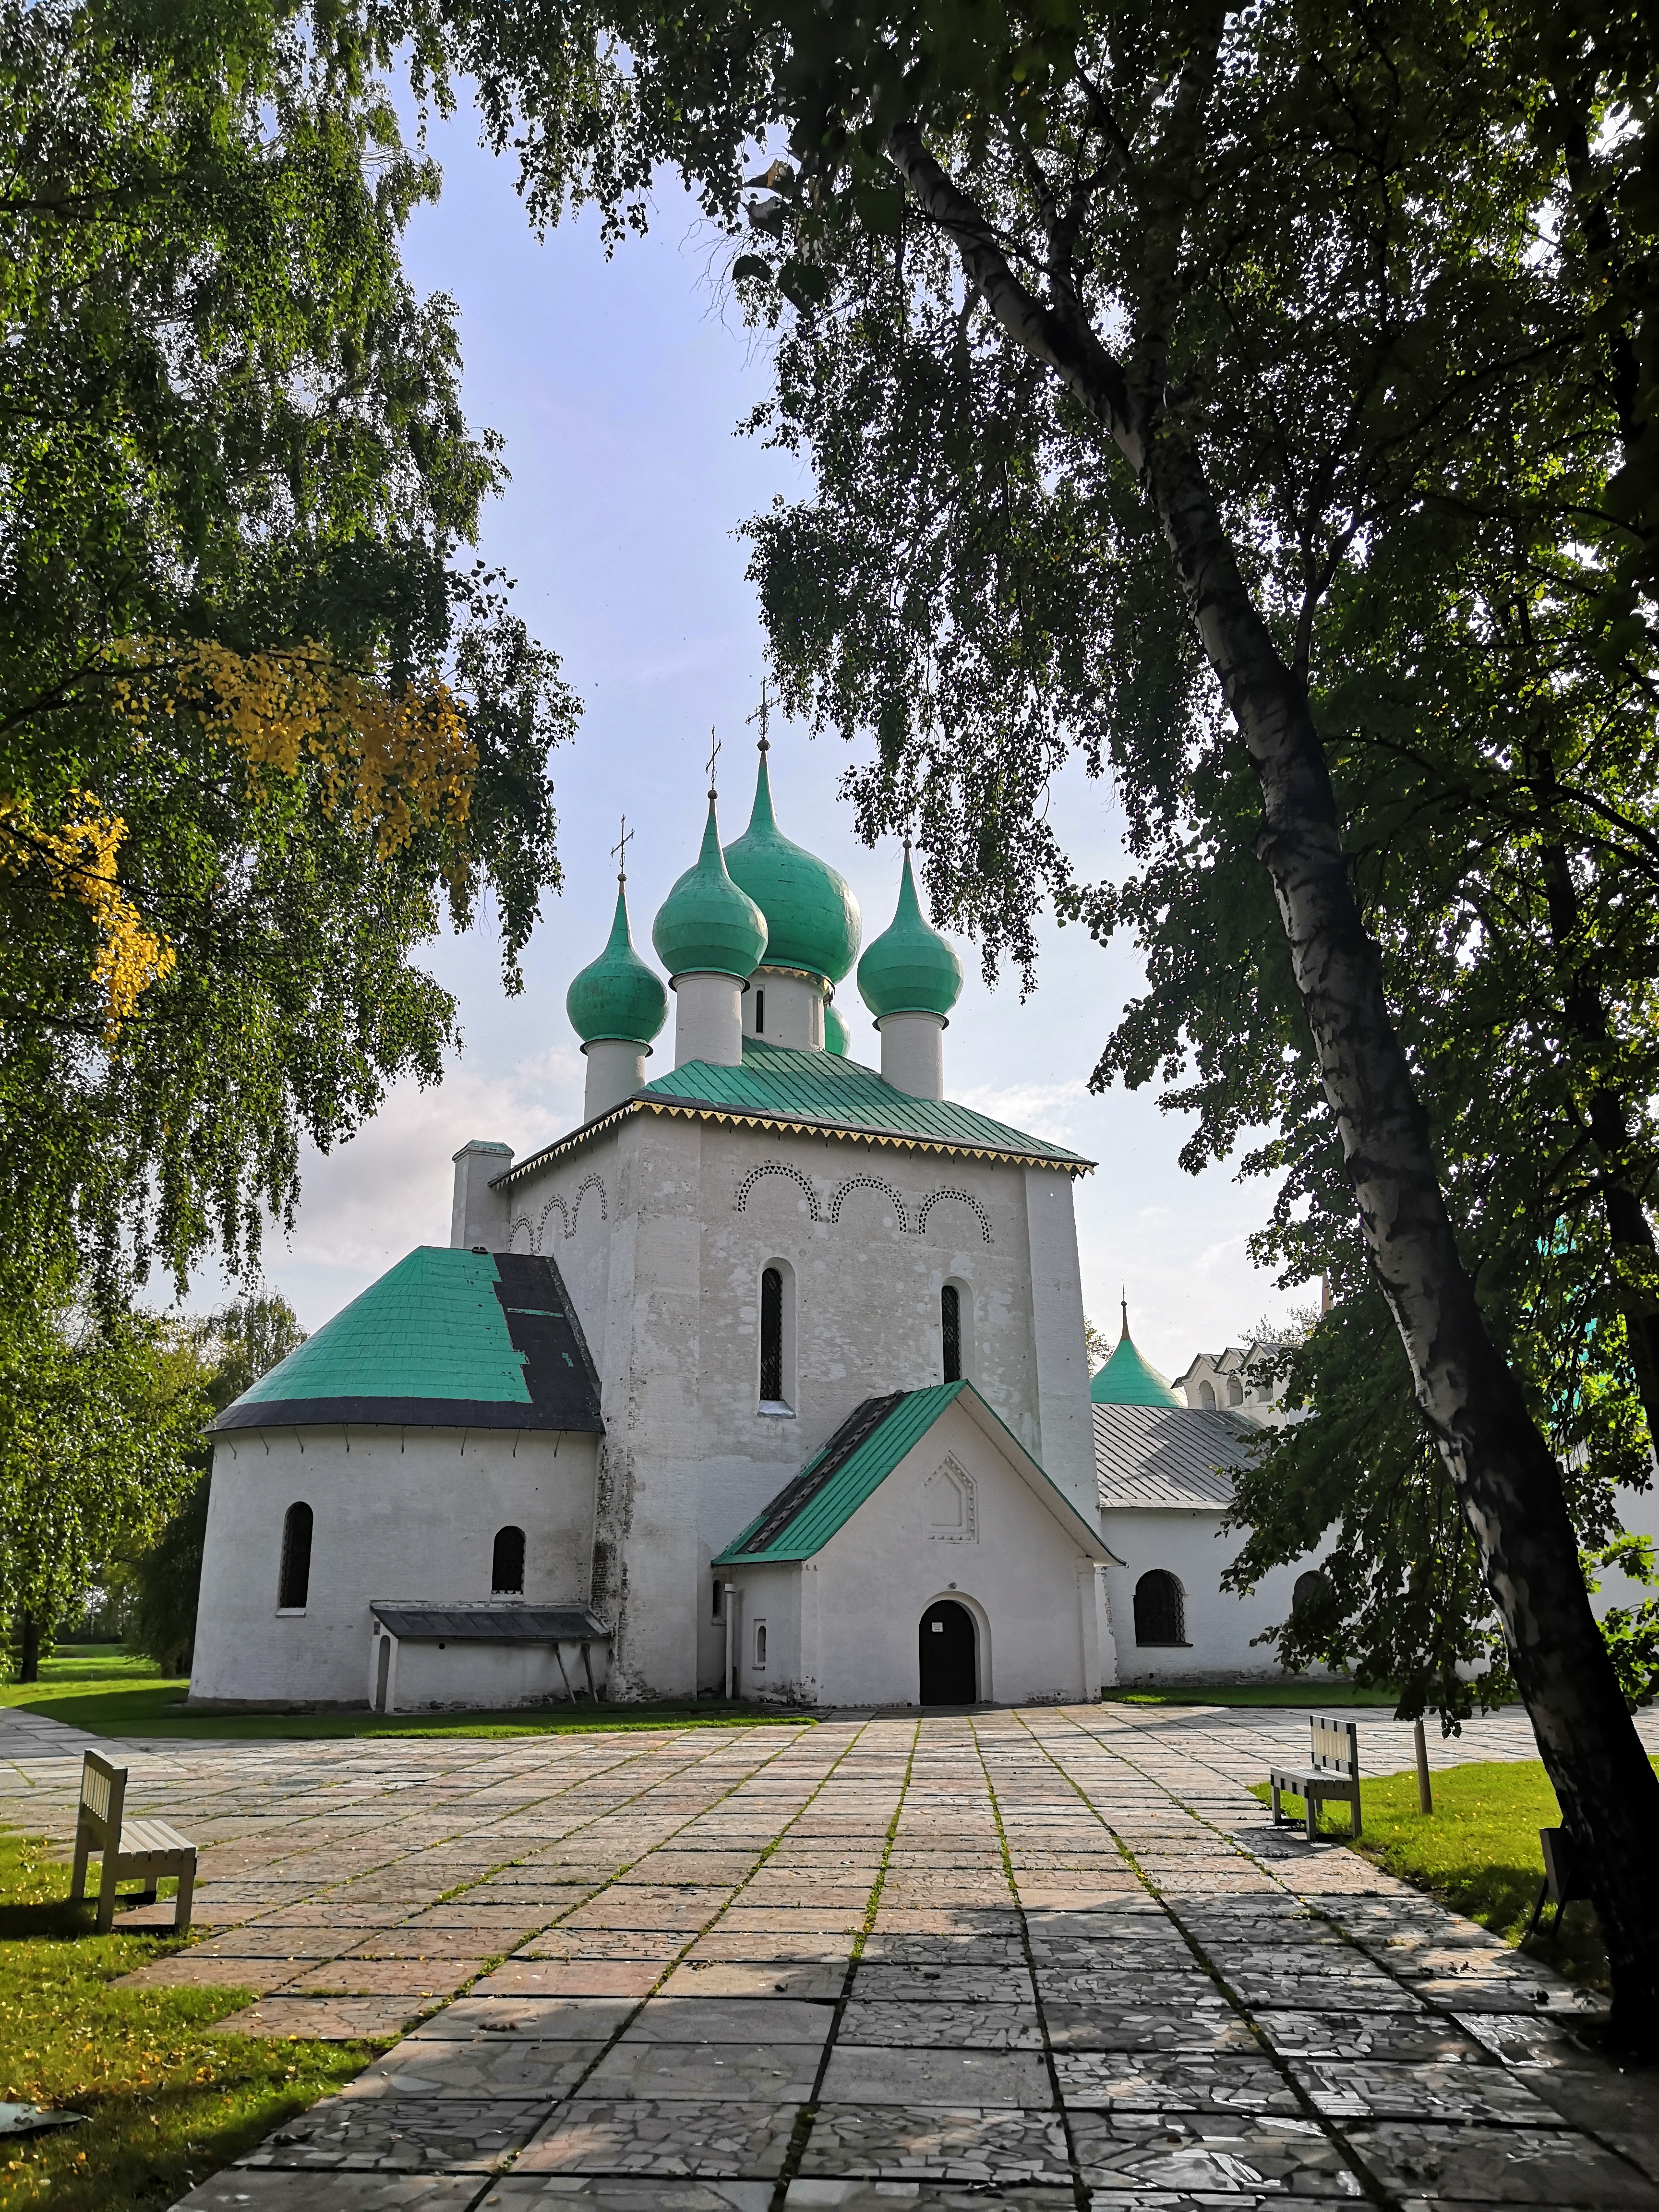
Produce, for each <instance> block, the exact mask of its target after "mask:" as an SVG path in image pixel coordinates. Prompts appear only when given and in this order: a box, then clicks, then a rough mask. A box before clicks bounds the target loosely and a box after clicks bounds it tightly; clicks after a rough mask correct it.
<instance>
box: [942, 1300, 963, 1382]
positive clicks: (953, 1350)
mask: <svg viewBox="0 0 1659 2212" xmlns="http://www.w3.org/2000/svg"><path fill="white" fill-rule="evenodd" d="M939 1336H940V1339H941V1340H942V1342H943V1344H944V1346H945V1381H946V1382H947V1383H960V1382H961V1380H962V1292H961V1291H959V1290H958V1289H957V1286H956V1285H955V1284H954V1283H947V1284H946V1285H945V1288H944V1289H943V1290H942V1291H940V1292H939Z"/></svg>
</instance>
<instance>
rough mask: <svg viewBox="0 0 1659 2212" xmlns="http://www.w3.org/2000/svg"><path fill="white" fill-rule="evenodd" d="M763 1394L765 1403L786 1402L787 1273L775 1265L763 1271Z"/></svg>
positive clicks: (769, 1404)
mask: <svg viewBox="0 0 1659 2212" xmlns="http://www.w3.org/2000/svg"><path fill="white" fill-rule="evenodd" d="M760 1394H761V1403H762V1404H763V1405H764V1406H777V1405H781V1404H782V1402H783V1277H782V1276H781V1274H780V1273H779V1272H778V1270H777V1269H776V1268H775V1267H766V1268H763V1270H762V1272H761V1357H760Z"/></svg>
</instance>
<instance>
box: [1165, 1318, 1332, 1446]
mask: <svg viewBox="0 0 1659 2212" xmlns="http://www.w3.org/2000/svg"><path fill="white" fill-rule="evenodd" d="M1286 1348H1287V1347H1286V1346H1285V1345H1284V1344H1283V1343H1281V1342H1279V1341H1278V1340H1275V1339H1273V1338H1272V1337H1253V1338H1252V1339H1251V1340H1250V1341H1249V1344H1230V1345H1229V1346H1227V1348H1226V1350H1225V1352H1200V1353H1199V1355H1198V1357H1197V1358H1196V1359H1194V1362H1193V1364H1192V1365H1191V1366H1190V1367H1189V1368H1188V1370H1187V1371H1186V1373H1185V1374H1184V1375H1177V1376H1176V1379H1175V1383H1174V1388H1175V1389H1177V1390H1179V1391H1180V1393H1181V1395H1182V1398H1183V1399H1184V1400H1185V1401H1186V1403H1187V1404H1188V1406H1190V1407H1192V1408H1193V1410H1194V1413H1222V1412H1225V1413H1243V1415H1244V1416H1245V1417H1246V1419H1249V1420H1251V1421H1253V1422H1255V1425H1256V1426H1257V1427H1258V1428H1264V1429H1282V1428H1284V1427H1285V1425H1287V1423H1289V1422H1291V1421H1294V1420H1299V1419H1301V1415H1300V1414H1299V1413H1291V1411H1290V1409H1289V1408H1288V1407H1286V1406H1285V1403H1284V1397H1285V1377H1284V1376H1283V1375H1282V1374H1279V1375H1276V1374H1274V1373H1273V1362H1274V1361H1275V1360H1276V1359H1278V1358H1280V1357H1281V1356H1282V1355H1283V1353H1284V1352H1285V1350H1286Z"/></svg>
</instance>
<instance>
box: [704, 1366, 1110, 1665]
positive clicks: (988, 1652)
mask: <svg viewBox="0 0 1659 2212" xmlns="http://www.w3.org/2000/svg"><path fill="white" fill-rule="evenodd" d="M941 1468H945V1469H946V1470H947V1472H949V1473H950V1474H952V1475H954V1474H956V1472H957V1470H960V1471H961V1473H963V1474H966V1475H967V1476H968V1477H969V1480H970V1481H971V1483H972V1486H973V1488H972V1503H973V1514H972V1525H971V1529H970V1530H969V1531H963V1529H962V1528H961V1527H960V1525H959V1524H955V1529H954V1533H952V1534H941V1533H940V1525H939V1522H940V1504H939V1498H938V1497H937V1496H936V1495H935V1494H933V1492H930V1487H929V1486H930V1483H931V1482H932V1481H933V1478H934V1477H935V1476H936V1475H938V1474H939V1470H940V1469H941ZM726 1571H727V1572H728V1573H729V1575H730V1577H731V1579H732V1582H733V1583H735V1584H736V1585H737V1586H738V1589H739V1591H740V1592H741V1594H742V1617H741V1622H740V1629H741V1634H740V1638H739V1648H740V1650H741V1652H742V1655H743V1668H742V1671H741V1674H740V1678H739V1679H740V1683H741V1686H742V1688H743V1690H744V1692H745V1694H748V1695H750V1696H762V1697H776V1698H786V1699H797V1700H799V1701H801V1702H804V1703H806V1704H820V1705H914V1704H915V1702H916V1701H917V1699H918V1697H919V1694H920V1687H921V1681H920V1667H921V1662H920V1656H919V1651H918V1633H919V1629H920V1625H921V1616H922V1614H923V1613H925V1612H926V1611H927V1607H929V1606H930V1605H931V1604H933V1601H934V1600H935V1599H937V1598H940V1597H951V1598H954V1599H955V1600H956V1601H957V1602H958V1603H959V1604H961V1605H962V1606H963V1607H965V1608H966V1609H967V1611H968V1612H969V1614H970V1616H972V1618H973V1620H974V1622H975V1639H976V1644H977V1656H978V1671H979V1692H980V1696H981V1699H984V1700H987V1701H991V1702H995V1703H997V1704H1001V1705H1011V1704H1028V1703H1031V1702H1034V1701H1036V1700H1054V1701H1062V1700H1063V1701H1065V1702H1068V1703H1070V1702H1075V1701H1077V1700H1079V1699H1085V1698H1092V1697H1095V1696H1097V1694H1098V1692H1099V1688H1100V1669H1101V1661H1100V1652H1099V1649H1098V1645H1097V1598H1096V1569H1095V1566H1094V1564H1093V1562H1092V1561H1091V1559H1089V1558H1088V1557H1087V1556H1086V1554H1085V1552H1084V1550H1083V1548H1082V1547H1081V1546H1080V1545H1079V1541H1078V1540H1077V1538H1076V1536H1075V1535H1074V1534H1073V1533H1072V1532H1071V1531H1070V1530H1069V1529H1068V1528H1066V1526H1065V1525H1064V1523H1063V1522H1061V1521H1060V1519H1058V1518H1056V1516H1055V1515H1054V1512H1053V1511H1051V1510H1050V1509H1049V1508H1048V1506H1047V1505H1045V1504H1043V1503H1042V1499H1041V1498H1040V1497H1039V1496H1038V1495H1037V1494H1036V1493H1035V1492H1034V1491H1033V1490H1032V1488H1031V1487H1030V1485H1029V1484H1028V1482H1027V1481H1026V1480H1024V1477H1023V1476H1022V1475H1021V1474H1019V1473H1018V1471H1017V1470H1016V1468H1014V1467H1013V1466H1012V1464H1011V1463H1010V1462H1009V1460H1008V1458H1007V1457H1006V1455H1005V1454H1004V1453H1003V1452H1002V1451H1001V1450H1000V1449H998V1448H997V1446H996V1444H995V1443H994V1439H993V1438H991V1437H988V1436H987V1434H986V1432H985V1431H984V1430H983V1429H982V1428H981V1425H979V1423H978V1422H977V1421H975V1419H973V1418H972V1416H971V1415H970V1414H969V1413H968V1412H967V1411H966V1410H965V1409H964V1408H963V1407H962V1406H961V1404H960V1403H957V1404H955V1405H952V1406H951V1407H948V1408H947V1409H946V1411H945V1413H944V1414H943V1415H942V1416H941V1417H940V1419H939V1420H937V1421H936V1422H935V1423H934V1424H933V1427H932V1428H931V1429H929V1430H928V1431H927V1435H926V1436H925V1437H922V1438H921V1441H920V1442H919V1443H917V1444H916V1445H915V1447H914V1448H913V1449H911V1450H910V1451H909V1452H908V1453H907V1454H906V1455H905V1457H904V1458H903V1459H902V1460H901V1461H900V1462H899V1464H898V1465H897V1467H896V1468H894V1469H893V1472H892V1473H891V1474H890V1475H889V1476H888V1477H887V1479H886V1480H885V1481H884V1482H883V1483H882V1484H881V1485H880V1486H879V1487H878V1489H877V1490H876V1491H875V1492H874V1493H873V1494H872V1496H871V1497H870V1498H868V1499H867V1500H866V1503H865V1504H863V1505H862V1506H860V1509H859V1510H858V1511H857V1512H856V1513H854V1516H853V1517H852V1518H851V1520H850V1521H848V1522H847V1523H846V1525H845V1526H844V1527H843V1528H841V1529H840V1530H838V1531H837V1533H836V1534H835V1535H834V1536H833V1537H831V1538H830V1540H829V1542H828V1543H827V1544H826V1545H825V1546H824V1547H823V1550H822V1551H820V1552H819V1553H817V1555H816V1557H814V1558H813V1559H809V1560H807V1561H805V1563H804V1564H803V1565H800V1566H762V1567H743V1566H738V1567H737V1568H735V1569H728V1570H726ZM759 1620H765V1621H766V1624H767V1667H766V1669H765V1674H764V1676H763V1674H761V1672H760V1671H759V1670H757V1668H756V1667H755V1665H754V1658H753V1654H754V1632H755V1626H756V1624H757V1621H759Z"/></svg>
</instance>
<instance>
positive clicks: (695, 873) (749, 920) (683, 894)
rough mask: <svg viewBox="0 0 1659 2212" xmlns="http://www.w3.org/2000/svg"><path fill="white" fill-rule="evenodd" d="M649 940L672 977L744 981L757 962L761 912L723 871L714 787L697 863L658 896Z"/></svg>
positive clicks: (762, 939) (762, 935) (762, 940)
mask: <svg viewBox="0 0 1659 2212" xmlns="http://www.w3.org/2000/svg"><path fill="white" fill-rule="evenodd" d="M651 942H652V943H653V945H655V946H656V948H657V957H658V958H659V960H660V961H661V962H662V964H663V966H664V967H665V969H667V970H668V974H669V979H670V981H673V979H674V978H675V977H677V976H680V975H735V976H736V977H737V979H738V981H739V982H740V983H741V982H747V981H748V980H749V978H750V976H751V975H753V974H754V972H755V970H756V969H757V968H758V967H759V965H760V963H761V956H762V955H763V953H764V951H766V917H765V915H763V913H762V912H761V910H760V908H758V907H757V905H756V904H755V902H754V900H753V899H751V898H750V896H749V894H748V892H747V891H744V890H738V886H737V884H734V883H733V882H732V878H731V877H730V876H729V875H727V873H726V860H725V858H724V856H723V854H721V852H720V822H719V818H718V817H717V816H716V815H715V812H714V793H713V792H710V793H709V794H708V823H707V824H706V826H705V828H704V829H703V833H702V851H701V852H700V853H699V854H698V855H697V865H696V867H695V868H688V869H687V870H686V872H685V873H684V875H683V876H682V877H681V878H680V879H679V881H678V883H677V884H675V886H674V888H673V890H671V891H670V892H669V894H668V896H667V897H666V898H665V900H664V901H663V902H662V905H661V907H660V908H659V911H658V915H657V919H656V921H654V922H653V924H652V927H651Z"/></svg>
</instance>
